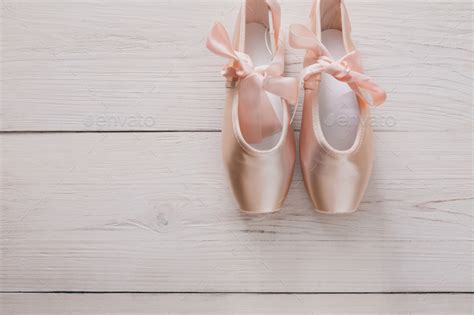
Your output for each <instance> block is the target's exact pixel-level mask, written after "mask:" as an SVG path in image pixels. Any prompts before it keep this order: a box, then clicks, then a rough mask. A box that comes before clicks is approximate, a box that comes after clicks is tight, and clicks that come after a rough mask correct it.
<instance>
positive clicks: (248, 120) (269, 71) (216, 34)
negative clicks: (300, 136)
mask: <svg viewBox="0 0 474 315" xmlns="http://www.w3.org/2000/svg"><path fill="white" fill-rule="evenodd" d="M206 46H207V48H208V49H209V50H210V51H211V52H213V53H214V54H216V55H218V56H221V57H224V58H228V59H231V60H232V62H230V63H229V64H227V65H225V66H224V69H223V71H222V74H223V75H224V76H225V77H229V78H233V79H239V80H240V81H241V84H240V91H239V115H240V114H242V117H245V119H242V120H241V123H243V124H249V125H252V126H254V127H255V126H257V127H256V128H257V129H260V130H261V133H258V132H257V133H254V136H253V137H252V138H253V139H251V141H253V142H258V141H260V140H261V138H262V137H267V136H270V135H272V134H274V133H275V132H277V131H278V130H281V124H282V122H281V121H280V119H279V118H278V116H277V114H276V112H275V109H274V107H273V105H272V103H271V101H270V98H269V97H268V94H267V92H268V93H272V94H275V95H277V96H279V97H280V98H282V99H284V100H285V101H287V102H288V103H289V104H292V105H293V104H295V105H296V104H297V102H298V82H297V80H296V79H295V78H289V77H283V76H282V74H283V72H284V46H283V41H282V40H280V41H279V45H278V49H277V51H276V53H275V56H274V57H273V59H272V61H271V62H270V64H269V65H262V66H257V67H255V66H254V65H253V62H252V60H251V58H250V56H249V55H247V54H245V53H243V52H240V51H236V50H235V49H234V47H233V45H232V42H231V40H230V37H229V35H228V33H227V31H226V29H225V28H224V26H223V25H222V24H221V23H215V24H214V26H213V27H212V29H211V32H210V34H209V36H208V38H207V42H206ZM295 111H296V106H295ZM292 117H294V113H293V115H292ZM292 119H293V118H292ZM292 119H291V120H290V123H291V121H292ZM244 120H245V122H243V121H244ZM249 129H251V128H249ZM247 140H248V139H247Z"/></svg>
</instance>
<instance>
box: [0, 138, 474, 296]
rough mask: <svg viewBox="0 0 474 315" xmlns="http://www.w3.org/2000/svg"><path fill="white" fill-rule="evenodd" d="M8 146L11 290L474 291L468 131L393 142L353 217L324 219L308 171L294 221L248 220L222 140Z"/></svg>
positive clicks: (2, 284) (5, 213) (280, 216)
mask: <svg viewBox="0 0 474 315" xmlns="http://www.w3.org/2000/svg"><path fill="white" fill-rule="evenodd" d="M0 139H1V140H2V155H3V157H4V158H3V165H2V186H1V193H2V195H3V199H2V204H1V206H2V212H1V221H0V223H1V225H0V227H1V231H0V233H1V235H0V236H1V243H0V246H1V251H2V254H3V255H2V257H1V268H2V273H1V278H0V289H1V290H3V291H18V290H20V291H22V290H38V291H50V290H72V291H75V290H79V291H96V290H99V291H196V292H209V291H210V292H229V291H239V292H240V291H244V292H249V291H251V292H258V291H266V292H293V291H300V292H336V291H337V292H367V291H370V292H378V291H389V292H392V291H400V292H406V291H471V290H472V179H471V173H470V172H469V170H470V168H471V157H470V148H469V147H468V146H466V142H467V141H469V139H470V135H469V134H466V133H463V132H459V133H443V132H436V133H430V132H424V133H415V134H409V133H404V132H380V133H378V134H377V137H376V139H377V145H378V151H377V163H376V167H375V170H374V174H373V178H372V182H371V184H370V186H369V190H368V193H367V195H366V197H365V199H364V201H363V203H362V206H361V210H360V211H359V212H356V213H355V214H352V215H347V216H325V215H318V214H316V213H314V212H313V211H312V210H311V205H310V203H309V201H308V198H307V197H306V194H305V192H304V188H303V184H302V179H301V174H300V172H299V170H298V167H299V166H298V167H297V171H296V174H295V177H294V182H293V185H292V188H291V191H290V193H289V196H288V199H287V202H286V205H287V206H286V207H285V209H284V210H283V211H281V212H280V213H276V214H273V215H266V216H253V217H252V216H245V215H243V214H241V213H239V212H238V211H237V209H236V207H235V204H234V202H233V200H232V197H231V195H230V192H229V190H228V188H227V185H226V181H225V179H224V176H223V170H222V166H221V164H220V162H219V161H220V148H219V143H220V134H218V133H79V134H64V133H47V134H7V135H3V136H1V137H0ZM440 143H442V144H444V145H442V146H440Z"/></svg>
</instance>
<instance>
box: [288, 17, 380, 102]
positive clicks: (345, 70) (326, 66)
mask: <svg viewBox="0 0 474 315" xmlns="http://www.w3.org/2000/svg"><path fill="white" fill-rule="evenodd" d="M289 43H290V45H291V46H292V47H293V48H302V49H306V50H307V51H308V53H309V55H307V56H309V57H310V58H311V59H312V61H313V63H312V64H311V65H309V66H307V67H305V68H304V69H303V70H302V72H301V76H300V77H301V79H302V80H307V79H309V77H311V76H313V75H315V74H320V73H322V72H325V73H328V74H330V75H331V76H333V77H334V78H335V79H337V80H339V81H341V82H345V83H347V84H349V86H350V87H351V89H352V90H353V91H354V93H356V94H357V95H358V96H359V97H360V98H361V99H363V100H364V101H365V102H366V103H367V104H369V105H373V106H378V105H380V104H382V103H383V102H384V101H385V99H386V98H387V95H386V93H385V91H384V90H383V89H382V88H380V87H379V86H378V85H377V84H376V83H375V82H373V81H372V79H371V78H370V77H368V76H366V75H365V74H362V73H361V71H362V66H361V65H360V57H359V53H358V51H356V50H354V51H351V52H349V53H348V54H346V55H345V56H343V57H342V58H341V59H339V60H337V61H335V60H334V58H333V57H332V56H331V54H330V52H329V51H328V49H327V48H326V47H325V46H324V45H323V44H322V43H321V42H320V41H319V40H318V39H317V37H316V35H315V34H314V33H313V32H312V31H311V30H309V29H308V28H307V27H306V26H304V25H301V24H293V25H291V26H290V38H289Z"/></svg>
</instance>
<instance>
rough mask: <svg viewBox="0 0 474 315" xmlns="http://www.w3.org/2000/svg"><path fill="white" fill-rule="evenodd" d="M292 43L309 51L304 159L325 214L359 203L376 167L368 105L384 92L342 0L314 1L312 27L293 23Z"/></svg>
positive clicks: (382, 98) (310, 187)
mask: <svg viewBox="0 0 474 315" xmlns="http://www.w3.org/2000/svg"><path fill="white" fill-rule="evenodd" d="M289 36H290V37H289V43H290V46H292V47H294V48H301V49H306V55H305V59H304V67H305V68H304V69H303V70H302V72H301V80H304V93H305V94H304V107H303V118H302V125H301V133H300V160H301V170H302V174H303V179H304V184H305V187H306V190H307V192H308V194H309V196H310V198H311V201H312V202H313V205H314V208H315V209H316V210H317V211H318V212H323V213H350V212H353V211H355V210H357V208H358V207H359V204H360V202H361V200H362V197H363V195H364V193H365V190H366V187H367V184H368V181H369V177H370V174H371V171H372V163H373V159H374V144H373V134H372V129H371V126H370V113H369V108H368V106H369V105H374V106H378V105H380V104H382V103H383V102H384V101H385V98H386V94H385V92H384V91H383V90H382V89H381V88H380V87H378V86H377V85H376V84H375V83H374V82H373V81H372V80H371V79H370V78H369V77H368V76H366V75H364V74H362V72H363V70H362V67H361V63H360V58H359V53H358V51H357V50H356V48H355V46H354V44H353V42H352V39H351V26H350V22H349V18H348V15H347V11H346V8H345V5H344V2H343V1H342V0H315V1H314V3H313V7H312V9H311V14H310V28H307V27H305V26H303V25H299V24H294V25H291V26H290V35H289Z"/></svg>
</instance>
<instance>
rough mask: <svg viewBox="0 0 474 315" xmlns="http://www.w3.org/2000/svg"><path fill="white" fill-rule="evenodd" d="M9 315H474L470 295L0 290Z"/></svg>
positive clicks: (3, 306)
mask: <svg viewBox="0 0 474 315" xmlns="http://www.w3.org/2000/svg"><path fill="white" fill-rule="evenodd" d="M0 301H1V303H0V310H2V309H3V311H4V312H5V314H71V313H74V314H75V313H78V314H91V313H94V314H98V313H100V314H103V313H107V314H109V313H114V314H115V313H120V314H145V313H147V314H170V315H171V314H222V315H224V314H292V315H296V314H430V315H434V314H452V315H460V314H472V310H473V309H472V295H469V294H363V295H361V294H337V295H334V294H333V295H331V294H317V295H316V294H48V295H45V294H0Z"/></svg>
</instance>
